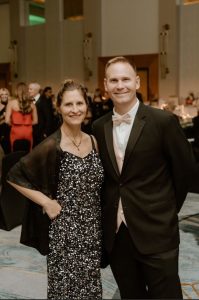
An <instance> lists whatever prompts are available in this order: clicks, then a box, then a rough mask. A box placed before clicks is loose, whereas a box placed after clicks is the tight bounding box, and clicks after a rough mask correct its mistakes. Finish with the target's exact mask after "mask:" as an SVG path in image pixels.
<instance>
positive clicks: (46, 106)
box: [33, 96, 54, 145]
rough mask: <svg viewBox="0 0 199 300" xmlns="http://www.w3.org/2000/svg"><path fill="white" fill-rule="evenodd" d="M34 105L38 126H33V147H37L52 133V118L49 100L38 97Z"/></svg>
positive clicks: (51, 107)
mask: <svg viewBox="0 0 199 300" xmlns="http://www.w3.org/2000/svg"><path fill="white" fill-rule="evenodd" d="M35 105H36V108H37V115H38V124H36V125H34V126H33V140H34V145H37V144H39V143H40V142H42V141H43V140H44V138H46V137H47V136H49V135H50V134H52V133H53V131H54V116H53V106H52V101H51V99H47V98H45V97H44V96H40V98H39V99H38V100H37V102H36V104H35Z"/></svg>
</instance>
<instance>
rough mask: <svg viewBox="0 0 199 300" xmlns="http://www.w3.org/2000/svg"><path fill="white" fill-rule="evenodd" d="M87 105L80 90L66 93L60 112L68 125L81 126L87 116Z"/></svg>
mask: <svg viewBox="0 0 199 300" xmlns="http://www.w3.org/2000/svg"><path fill="white" fill-rule="evenodd" d="M87 109H88V107H87V104H86V101H85V99H84V97H83V96H82V94H81V92H80V91H79V90H73V91H66V92H64V94H63V96H62V102H61V105H60V107H59V112H60V113H61V115H62V118H63V122H64V123H66V124H67V125H70V126H71V125H72V126H73V125H81V124H82V122H83V121H84V119H85V117H86V114H87Z"/></svg>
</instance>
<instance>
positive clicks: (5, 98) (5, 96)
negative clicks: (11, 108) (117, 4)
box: [0, 91, 9, 104]
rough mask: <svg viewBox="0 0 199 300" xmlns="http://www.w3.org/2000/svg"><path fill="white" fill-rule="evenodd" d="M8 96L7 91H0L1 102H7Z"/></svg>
mask: <svg viewBox="0 0 199 300" xmlns="http://www.w3.org/2000/svg"><path fill="white" fill-rule="evenodd" d="M8 97H9V94H8V92H7V91H1V94H0V100H1V103H2V104H7V103H8Z"/></svg>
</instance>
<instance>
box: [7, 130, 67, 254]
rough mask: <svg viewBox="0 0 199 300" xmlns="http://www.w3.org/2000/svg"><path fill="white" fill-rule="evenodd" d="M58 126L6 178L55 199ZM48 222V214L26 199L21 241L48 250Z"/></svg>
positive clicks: (59, 134)
mask: <svg viewBox="0 0 199 300" xmlns="http://www.w3.org/2000/svg"><path fill="white" fill-rule="evenodd" d="M60 140H61V131H60V129H59V130H57V131H56V132H55V133H53V134H52V135H51V136H49V137H48V138H46V139H45V140H44V141H43V142H42V143H41V144H39V145H38V146H36V147H35V148H34V149H33V150H32V151H31V152H30V153H29V154H28V155H26V156H24V157H22V158H21V159H20V161H19V162H18V163H17V164H16V165H15V166H14V167H13V168H12V169H11V170H10V171H9V173H8V180H9V181H11V182H13V183H16V184H18V185H21V186H23V187H25V188H29V189H33V190H38V191H40V192H42V193H44V194H45V195H47V196H48V197H50V198H51V199H54V198H55V194H56V190H57V177H58V170H59V161H60V154H61V149H60ZM49 224H50V219H49V217H48V216H47V214H43V211H42V207H41V206H39V205H37V204H35V203H34V202H33V201H30V200H28V201H27V207H26V211H25V214H24V219H23V224H22V232H21V238H20V242H21V243H22V244H24V245H26V246H30V247H34V248H36V249H37V250H38V251H39V252H40V253H41V254H42V255H47V254H48V252H49Z"/></svg>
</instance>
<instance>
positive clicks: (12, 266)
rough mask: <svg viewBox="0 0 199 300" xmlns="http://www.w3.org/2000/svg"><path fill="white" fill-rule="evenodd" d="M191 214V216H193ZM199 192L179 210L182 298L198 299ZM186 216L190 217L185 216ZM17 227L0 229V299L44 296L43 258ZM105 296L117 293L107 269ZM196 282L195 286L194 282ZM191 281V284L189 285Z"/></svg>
mask: <svg viewBox="0 0 199 300" xmlns="http://www.w3.org/2000/svg"><path fill="white" fill-rule="evenodd" d="M194 214H196V215H195V216H192V217H190V215H194ZM197 214H199V195H198V194H189V195H188V197H187V199H186V201H185V204H184V206H183V209H182V210H181V212H180V215H179V219H180V234H181V244H180V266H179V268H180V277H181V280H182V282H183V283H184V284H186V286H183V289H184V291H185V292H186V294H184V296H185V298H188V296H190V297H192V298H199V295H197V294H196V292H195V291H194V288H196V289H198V288H199V285H198V284H197V283H198V282H199V247H198V244H199V215H197ZM188 216H189V217H188ZM19 235H20V227H18V228H15V229H13V230H12V231H9V232H7V231H3V230H0V278H1V280H0V299H45V298H46V259H45V257H43V256H41V255H40V254H39V253H38V252H37V251H36V250H34V249H32V248H29V247H25V246H23V245H21V244H19V242H18V241H19ZM102 279H103V290H104V295H103V296H104V299H113V298H114V299H118V298H119V294H118V291H117V287H116V284H115V281H114V279H113V276H112V273H111V271H110V269H109V268H106V269H105V270H102ZM194 283H196V284H195V285H194V286H193V284H194ZM190 284H192V286H191V285H190Z"/></svg>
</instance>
